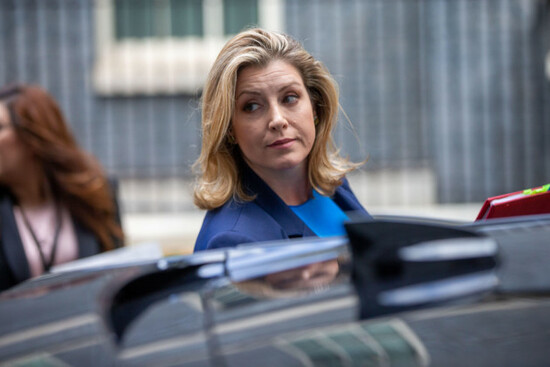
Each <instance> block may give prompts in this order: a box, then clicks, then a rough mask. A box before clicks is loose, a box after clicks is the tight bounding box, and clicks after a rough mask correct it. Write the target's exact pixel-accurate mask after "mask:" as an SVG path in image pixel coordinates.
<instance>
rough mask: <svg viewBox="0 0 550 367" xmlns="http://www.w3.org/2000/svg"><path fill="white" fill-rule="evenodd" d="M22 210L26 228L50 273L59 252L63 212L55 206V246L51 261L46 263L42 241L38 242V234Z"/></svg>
mask: <svg viewBox="0 0 550 367" xmlns="http://www.w3.org/2000/svg"><path fill="white" fill-rule="evenodd" d="M20 209H21V215H22V217H23V222H25V226H26V227H27V229H28V230H29V232H30V234H31V236H32V239H33V241H34V244H35V245H36V248H37V249H38V252H39V253H40V260H41V261H42V266H43V267H44V272H49V271H50V269H51V267H52V265H53V263H54V261H55V255H56V252H57V242H58V241H57V240H58V238H59V233H60V232H61V210H60V209H59V206H57V205H56V206H55V220H56V226H55V235H54V237H53V245H52V252H51V254H50V259H49V260H48V261H46V255H45V254H44V251H43V250H42V246H40V241H38V238H37V237H36V234H35V233H34V231H33V229H32V227H31V223H30V222H29V219H28V218H27V215H26V214H25V211H24V210H23V207H22V206H20Z"/></svg>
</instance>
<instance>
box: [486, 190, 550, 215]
mask: <svg viewBox="0 0 550 367" xmlns="http://www.w3.org/2000/svg"><path fill="white" fill-rule="evenodd" d="M549 186H550V185H544V186H541V187H539V188H535V189H529V190H524V191H516V192H512V193H509V194H504V195H499V196H494V197H491V198H488V199H487V200H485V203H484V204H483V206H482V207H481V210H480V211H479V214H478V215H477V218H476V220H482V219H489V218H502V217H514V216H518V215H532V214H544V213H550V190H548V187H549Z"/></svg>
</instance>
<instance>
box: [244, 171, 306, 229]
mask: <svg viewBox="0 0 550 367" xmlns="http://www.w3.org/2000/svg"><path fill="white" fill-rule="evenodd" d="M243 166H244V167H243V171H244V172H243V179H244V185H245V188H246V190H247V191H248V193H249V194H251V195H256V199H255V200H254V201H255V202H256V204H258V206H260V207H261V208H262V209H263V210H264V211H265V212H266V213H268V214H269V215H271V217H273V219H274V220H275V221H276V222H277V223H278V224H279V225H280V226H281V228H282V229H283V231H284V232H285V233H286V235H287V236H288V237H289V238H294V237H308V236H315V233H313V231H312V230H311V229H310V228H309V227H308V226H306V224H305V223H304V222H303V221H302V220H301V219H300V218H299V217H298V216H297V215H296V214H294V212H293V211H292V209H290V208H289V207H288V205H286V204H285V202H284V201H283V200H282V199H281V198H280V197H279V196H278V195H277V194H276V193H275V192H274V191H273V190H271V188H270V187H269V186H267V184H266V183H265V182H264V181H263V180H262V179H261V178H260V177H258V175H256V173H254V171H252V169H250V167H248V166H247V165H246V164H243Z"/></svg>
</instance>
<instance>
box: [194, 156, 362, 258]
mask: <svg viewBox="0 0 550 367" xmlns="http://www.w3.org/2000/svg"><path fill="white" fill-rule="evenodd" d="M243 184H244V187H245V190H246V191H247V192H248V193H249V194H252V195H254V194H255V195H256V198H255V199H254V200H253V201H250V202H238V201H235V200H234V199H233V198H232V199H231V200H229V201H228V202H227V203H225V204H224V205H223V206H221V207H219V208H216V209H213V210H209V211H208V212H207V213H206V216H205V218H204V221H203V223H202V227H201V230H200V232H199V235H198V237H197V241H196V242H195V249H194V251H195V252H196V251H201V250H207V249H213V248H220V247H233V246H236V245H238V244H242V243H248V242H260V241H271V240H281V239H288V238H296V237H308V236H315V233H313V231H312V230H311V229H309V227H307V226H306V224H305V223H304V222H303V221H302V220H301V219H300V218H299V217H298V216H297V215H296V214H294V212H293V211H292V209H290V208H289V207H288V206H287V205H286V204H285V203H284V201H283V200H282V199H281V198H280V197H279V196H278V195H277V194H275V192H273V190H271V188H270V187H269V186H268V185H267V184H266V183H265V182H264V181H263V180H262V179H261V178H260V177H258V176H257V175H256V174H255V173H254V172H253V171H252V170H251V169H250V168H248V167H245V168H244V170H243ZM332 200H333V201H334V202H335V203H336V204H337V205H338V206H339V207H340V208H341V209H342V211H344V212H346V213H350V212H354V213H358V214H359V215H362V216H363V217H367V218H371V216H370V215H369V214H368V213H367V211H366V210H365V209H364V208H363V207H362V206H361V204H360V203H359V201H358V200H357V198H356V197H355V195H354V194H353V192H352V191H351V188H350V187H349V183H348V182H347V180H346V179H344V182H343V183H342V185H340V186H339V187H338V188H337V189H336V192H335V193H334V196H332ZM350 214H351V213H350ZM354 215H355V214H354Z"/></svg>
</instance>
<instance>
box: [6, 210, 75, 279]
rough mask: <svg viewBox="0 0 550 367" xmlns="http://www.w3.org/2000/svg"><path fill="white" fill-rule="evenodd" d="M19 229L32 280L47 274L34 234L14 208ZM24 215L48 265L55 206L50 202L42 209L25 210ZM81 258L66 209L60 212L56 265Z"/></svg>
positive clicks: (55, 224)
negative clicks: (30, 229)
mask: <svg viewBox="0 0 550 367" xmlns="http://www.w3.org/2000/svg"><path fill="white" fill-rule="evenodd" d="M13 213H14V215H15V221H16V223H17V229H18V230H19V235H20V236H21V241H22V242H23V247H24V249H25V254H26V255H27V261H28V263H29V270H30V273H31V277H36V276H38V275H41V274H42V273H44V266H43V265H42V260H41V259H40V253H39V252H38V249H37V247H36V244H35V242H34V239H33V238H32V235H31V232H30V231H29V229H28V228H27V226H26V225H25V220H24V219H23V215H22V214H21V208H20V207H19V206H15V207H14V208H13ZM25 215H26V217H27V219H28V221H29V224H30V226H31V228H32V230H33V232H34V234H35V235H36V238H37V239H38V242H39V243H40V246H41V248H42V252H43V253H44V256H45V258H46V262H48V261H49V260H50V258H51V255H52V247H53V240H54V236H55V229H56V227H57V223H56V213H55V205H54V203H53V202H52V201H49V202H47V203H45V204H43V205H40V206H36V207H32V208H25ZM77 258H78V244H77V239H76V233H75V230H74V226H73V221H72V220H71V216H70V214H69V212H68V210H67V209H65V208H61V229H60V232H59V238H58V241H57V250H56V253H55V259H54V261H53V264H54V265H55V264H62V263H66V262H69V261H72V260H75V259H77Z"/></svg>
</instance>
